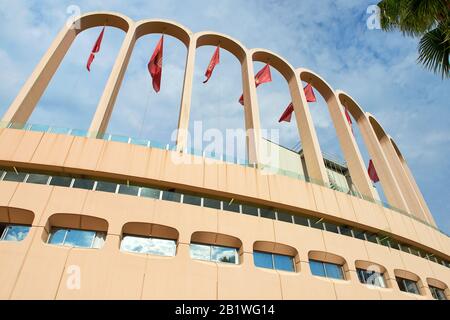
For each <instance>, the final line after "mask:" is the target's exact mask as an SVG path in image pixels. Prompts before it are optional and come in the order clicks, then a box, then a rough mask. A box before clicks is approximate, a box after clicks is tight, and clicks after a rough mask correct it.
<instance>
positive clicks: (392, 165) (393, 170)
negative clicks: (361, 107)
mask: <svg viewBox="0 0 450 320" xmlns="http://www.w3.org/2000/svg"><path fill="white" fill-rule="evenodd" d="M366 117H367V119H368V121H369V124H370V127H371V129H372V130H373V133H374V134H375V136H376V137H375V138H376V141H375V142H376V143H377V144H378V145H379V147H380V154H382V156H383V157H384V158H385V159H383V161H385V165H384V164H381V166H384V167H385V168H384V169H382V170H378V171H377V172H378V173H379V176H380V175H383V174H384V171H385V170H387V171H388V172H389V175H391V176H392V182H391V183H393V184H394V187H395V188H396V189H397V190H398V193H399V196H400V197H401V199H402V202H401V203H399V204H400V206H399V205H395V204H394V206H396V207H397V208H399V209H402V210H404V211H406V212H409V213H412V214H414V215H416V216H417V215H418V214H419V213H420V212H421V209H420V205H419V204H418V202H417V199H415V197H414V196H413V195H412V194H411V193H410V191H409V190H408V188H407V187H408V183H407V181H406V180H405V176H404V175H403V174H402V169H401V168H400V162H399V160H398V158H397V156H396V155H395V151H394V148H393V147H392V144H391V142H390V140H389V138H388V135H387V134H386V131H385V130H384V128H383V127H382V125H381V124H380V123H379V122H378V120H377V119H376V118H375V117H374V116H373V115H372V114H370V113H368V112H366ZM396 158H397V159H396ZM372 160H373V162H374V165H375V167H377V166H378V165H380V159H377V160H378V163H377V161H376V160H375V159H372ZM380 179H381V177H380ZM386 196H387V195H386ZM390 203H392V202H390ZM392 204H393V203H392Z"/></svg>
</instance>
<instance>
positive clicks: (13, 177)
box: [3, 171, 27, 182]
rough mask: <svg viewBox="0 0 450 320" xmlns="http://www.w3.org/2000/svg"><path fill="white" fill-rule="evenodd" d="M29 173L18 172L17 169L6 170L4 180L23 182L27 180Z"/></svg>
mask: <svg viewBox="0 0 450 320" xmlns="http://www.w3.org/2000/svg"><path fill="white" fill-rule="evenodd" d="M26 175H27V174H26V173H23V172H19V173H16V172H15V171H8V172H6V175H5V177H4V178H3V181H14V182H23V180H25V176H26Z"/></svg>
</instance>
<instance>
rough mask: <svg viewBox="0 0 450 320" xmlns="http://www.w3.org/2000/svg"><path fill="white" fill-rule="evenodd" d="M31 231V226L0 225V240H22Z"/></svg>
mask: <svg viewBox="0 0 450 320" xmlns="http://www.w3.org/2000/svg"><path fill="white" fill-rule="evenodd" d="M29 231H30V227H29V226H22V225H12V224H11V225H4V224H2V225H0V241H22V240H23V239H25V237H26V236H27V235H28V232H29Z"/></svg>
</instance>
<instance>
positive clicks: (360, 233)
mask: <svg viewBox="0 0 450 320" xmlns="http://www.w3.org/2000/svg"><path fill="white" fill-rule="evenodd" d="M353 235H354V236H355V238H356V239H359V240H366V236H365V232H364V231H362V230H357V229H354V230H353Z"/></svg>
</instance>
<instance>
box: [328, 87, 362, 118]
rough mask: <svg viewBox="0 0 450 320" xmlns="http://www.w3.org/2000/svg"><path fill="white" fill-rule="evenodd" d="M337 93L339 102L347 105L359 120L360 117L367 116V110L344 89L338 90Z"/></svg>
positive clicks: (353, 115)
mask: <svg viewBox="0 0 450 320" xmlns="http://www.w3.org/2000/svg"><path fill="white" fill-rule="evenodd" d="M335 92H336V95H337V97H338V99H339V102H340V103H341V104H342V105H343V106H345V107H346V108H347V110H348V112H349V113H350V114H351V115H352V117H353V118H354V119H355V120H356V121H358V120H359V119H362V118H365V111H364V110H363V108H362V107H361V106H360V105H359V104H358V103H357V102H356V100H355V99H353V98H352V97H351V96H350V95H349V94H347V93H346V92H344V91H342V90H336V91H335Z"/></svg>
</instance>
